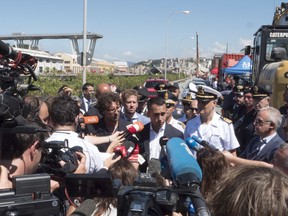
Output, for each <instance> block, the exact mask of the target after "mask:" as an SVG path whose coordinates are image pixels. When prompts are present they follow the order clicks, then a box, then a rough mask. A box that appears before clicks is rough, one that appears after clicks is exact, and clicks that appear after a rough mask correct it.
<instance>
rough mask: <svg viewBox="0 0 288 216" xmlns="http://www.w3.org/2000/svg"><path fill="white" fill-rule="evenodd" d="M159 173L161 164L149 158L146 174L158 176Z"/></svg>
mask: <svg viewBox="0 0 288 216" xmlns="http://www.w3.org/2000/svg"><path fill="white" fill-rule="evenodd" d="M160 172H161V163H160V161H159V160H158V159H156V158H151V160H149V162H148V173H149V174H150V175H151V176H152V175H153V174H155V173H156V174H160Z"/></svg>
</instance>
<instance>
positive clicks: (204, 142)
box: [192, 135, 216, 150]
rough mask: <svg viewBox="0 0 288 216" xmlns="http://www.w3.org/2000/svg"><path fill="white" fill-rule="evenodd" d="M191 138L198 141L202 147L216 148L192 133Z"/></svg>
mask: <svg viewBox="0 0 288 216" xmlns="http://www.w3.org/2000/svg"><path fill="white" fill-rule="evenodd" d="M192 139H193V140H195V141H196V142H197V143H199V144H200V145H201V146H203V147H206V148H209V149H212V150H216V148H215V147H214V146H212V145H210V144H209V143H208V142H207V141H205V140H202V139H201V138H200V137H197V136H195V135H193V136H192Z"/></svg>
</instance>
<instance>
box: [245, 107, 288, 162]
mask: <svg viewBox="0 0 288 216" xmlns="http://www.w3.org/2000/svg"><path fill="white" fill-rule="evenodd" d="M281 122H282V117H281V114H280V112H279V110H277V109H275V108H273V107H264V108H262V109H260V110H259V111H258V112H257V116H256V119H255V121H254V126H255V132H256V134H257V135H258V136H256V137H254V138H253V139H252V140H251V141H250V142H249V144H248V146H247V148H246V149H245V151H244V152H243V153H242V154H241V155H240V157H242V158H245V159H249V160H258V161H264V162H267V163H270V162H271V161H272V160H273V157H274V154H275V152H276V150H277V149H279V147H280V145H281V144H283V143H285V141H284V140H283V139H282V138H281V137H280V136H279V135H278V134H277V130H278V129H279V127H280V125H281Z"/></svg>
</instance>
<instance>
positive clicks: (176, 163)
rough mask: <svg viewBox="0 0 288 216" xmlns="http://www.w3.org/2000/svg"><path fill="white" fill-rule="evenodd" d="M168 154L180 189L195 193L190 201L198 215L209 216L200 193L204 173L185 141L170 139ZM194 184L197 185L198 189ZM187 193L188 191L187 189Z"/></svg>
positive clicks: (173, 175) (175, 138)
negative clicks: (184, 187)
mask: <svg viewBox="0 0 288 216" xmlns="http://www.w3.org/2000/svg"><path fill="white" fill-rule="evenodd" d="M167 154H168V160H169V164H170V168H171V172H172V177H173V179H174V180H176V183H178V186H180V188H183V186H186V187H187V189H188V188H189V190H190V191H191V190H192V191H193V192H192V193H191V195H190V199H191V201H192V204H193V206H194V209H195V210H196V215H201V216H209V215H210V214H209V211H208V210H207V207H206V204H205V200H204V198H203V197H202V195H201V192H200V182H201V181H202V171H201V168H200V166H199V164H198V163H197V161H196V159H195V158H194V157H193V156H192V153H191V151H190V149H189V147H188V146H187V144H186V143H185V141H184V140H182V139H180V138H178V137H174V138H172V139H170V140H169V141H168V143H167ZM193 184H196V187H194V186H193ZM191 186H192V187H191ZM189 190H188V191H189ZM186 193H187V190H186V189H185V194H186ZM188 193H189V192H188ZM188 195H189V194H188Z"/></svg>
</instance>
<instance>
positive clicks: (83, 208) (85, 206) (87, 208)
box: [71, 199, 96, 216]
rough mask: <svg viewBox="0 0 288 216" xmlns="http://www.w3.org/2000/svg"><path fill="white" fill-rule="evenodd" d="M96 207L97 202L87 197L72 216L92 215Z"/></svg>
mask: <svg viewBox="0 0 288 216" xmlns="http://www.w3.org/2000/svg"><path fill="white" fill-rule="evenodd" d="M95 209H96V203H95V202H94V200H92V199H86V200H85V201H84V202H83V203H81V205H80V206H79V207H78V208H77V209H76V210H75V211H74V212H73V213H72V214H71V216H90V215H92V214H93V212H94V211H95Z"/></svg>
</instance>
